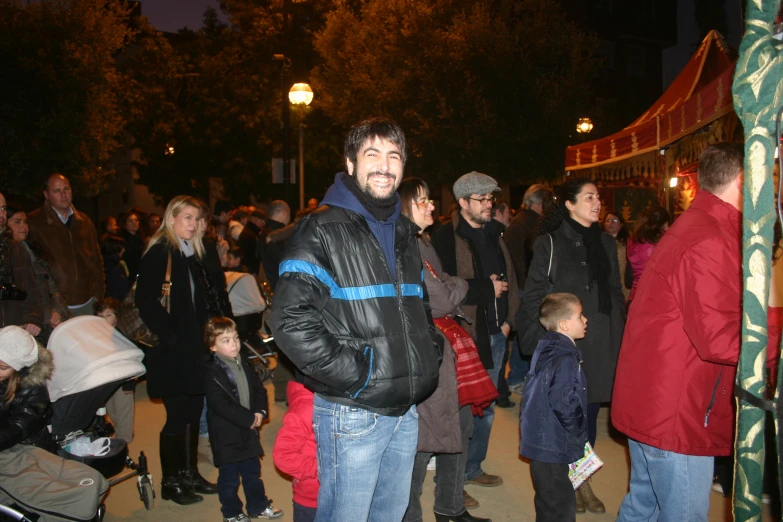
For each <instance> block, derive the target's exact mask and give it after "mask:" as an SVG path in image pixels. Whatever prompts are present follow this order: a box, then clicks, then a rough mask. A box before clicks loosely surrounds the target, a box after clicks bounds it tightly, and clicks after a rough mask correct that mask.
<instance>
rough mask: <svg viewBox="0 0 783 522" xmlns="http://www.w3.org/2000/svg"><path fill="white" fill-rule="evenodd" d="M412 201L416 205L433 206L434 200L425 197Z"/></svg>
mask: <svg viewBox="0 0 783 522" xmlns="http://www.w3.org/2000/svg"><path fill="white" fill-rule="evenodd" d="M414 203H416V205H418V206H420V207H422V208H426V207H427V205H432V206H435V200H432V199H425V200H424V201H414Z"/></svg>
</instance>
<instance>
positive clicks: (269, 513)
mask: <svg viewBox="0 0 783 522" xmlns="http://www.w3.org/2000/svg"><path fill="white" fill-rule="evenodd" d="M248 516H249V517H250V518H265V519H272V518H280V517H282V516H283V510H282V509H277V508H276V507H274V506H272V500H271V499H270V500H269V505H268V506H267V507H266V509H265V510H263V511H262V512H261V513H248Z"/></svg>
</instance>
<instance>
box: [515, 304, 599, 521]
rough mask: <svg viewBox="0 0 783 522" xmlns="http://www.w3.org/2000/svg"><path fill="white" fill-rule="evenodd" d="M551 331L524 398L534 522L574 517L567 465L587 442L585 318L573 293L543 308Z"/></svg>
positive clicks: (523, 444) (523, 449)
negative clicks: (581, 343)
mask: <svg viewBox="0 0 783 522" xmlns="http://www.w3.org/2000/svg"><path fill="white" fill-rule="evenodd" d="M538 317H539V321H540V322H541V324H542V325H543V326H544V328H546V329H547V333H546V334H545V335H544V338H543V339H541V340H540V341H539V342H538V346H537V347H536V351H535V352H534V354H533V359H532V361H531V365H530V372H529V373H528V377H527V380H526V382H525V389H524V392H523V394H522V397H523V400H522V407H521V410H520V435H521V441H520V444H519V453H520V455H522V456H523V457H527V458H529V459H530V471H531V474H532V475H533V486H534V487H535V490H536V495H535V506H536V522H564V521H567V520H575V519H576V496H575V494H574V488H573V486H572V485H571V481H570V480H569V478H568V465H569V464H570V463H572V462H575V461H577V460H579V459H580V458H582V456H583V455H584V448H585V443H586V442H587V386H586V384H587V382H586V379H585V375H584V372H583V371H582V367H581V363H582V354H581V352H580V351H579V349H578V348H577V347H576V343H575V342H574V341H575V340H576V339H582V338H583V337H584V336H585V331H586V330H587V319H586V318H585V317H584V316H583V315H582V302H581V301H580V300H579V298H578V297H576V296H575V295H573V294H565V293H562V294H550V295H548V296H546V297H545V298H544V300H543V301H542V302H541V307H540V308H539V314H538Z"/></svg>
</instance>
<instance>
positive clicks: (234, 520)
mask: <svg viewBox="0 0 783 522" xmlns="http://www.w3.org/2000/svg"><path fill="white" fill-rule="evenodd" d="M248 520H250V519H249V518H247V517H246V516H245V514H244V513H240V514H238V515H237V516H235V517H231V518H224V519H223V522H248Z"/></svg>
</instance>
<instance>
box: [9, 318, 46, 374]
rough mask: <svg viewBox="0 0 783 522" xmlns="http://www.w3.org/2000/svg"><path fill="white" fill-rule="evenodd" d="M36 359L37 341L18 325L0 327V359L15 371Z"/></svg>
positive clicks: (33, 362)
mask: <svg viewBox="0 0 783 522" xmlns="http://www.w3.org/2000/svg"><path fill="white" fill-rule="evenodd" d="M37 360H38V343H37V342H36V341H35V338H34V337H33V336H32V335H30V334H29V333H27V331H26V330H24V329H23V328H20V327H18V326H6V327H5V328H2V329H0V361H3V362H4V363H6V364H7V365H8V366H10V367H11V368H13V369H14V370H16V371H19V370H21V369H22V368H26V367H27V366H32V365H33V364H35V362H36V361H37Z"/></svg>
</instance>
